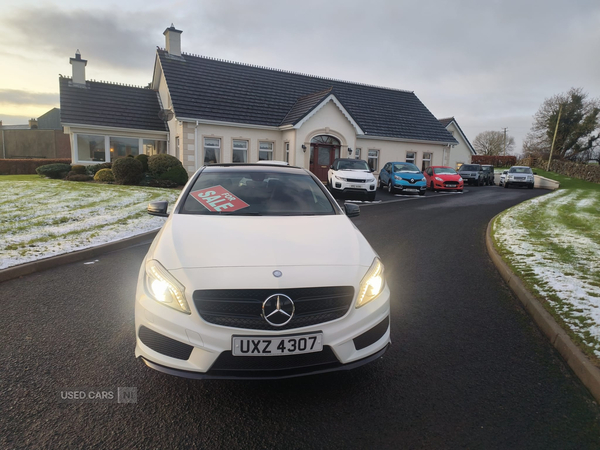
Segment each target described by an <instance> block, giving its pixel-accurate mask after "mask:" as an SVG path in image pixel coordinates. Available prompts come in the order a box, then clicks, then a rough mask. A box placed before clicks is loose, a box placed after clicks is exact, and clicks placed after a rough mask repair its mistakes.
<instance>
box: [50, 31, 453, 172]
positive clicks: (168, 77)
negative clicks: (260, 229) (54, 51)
mask: <svg viewBox="0 0 600 450" xmlns="http://www.w3.org/2000/svg"><path fill="white" fill-rule="evenodd" d="M181 34H182V31H180V30H177V29H175V28H174V27H173V25H171V27H169V28H167V29H166V30H165V32H164V35H165V38H166V48H165V49H160V48H159V49H157V51H156V59H155V64H154V73H153V77H152V82H151V83H150V84H149V85H148V86H147V87H135V86H127V85H120V84H114V83H105V82H99V81H90V80H86V78H85V67H86V64H87V61H86V60H84V59H81V55H80V54H79V52H77V53H76V55H75V57H74V58H71V59H70V63H71V64H72V66H73V76H72V77H71V78H68V77H61V78H60V80H59V82H60V103H61V116H62V125H63V126H64V127H65V132H66V133H68V134H69V135H70V138H71V143H72V158H73V162H74V163H80V164H89V163H94V162H104V161H110V160H113V159H114V158H117V157H122V156H127V155H129V154H133V155H135V154H138V153H146V154H149V155H152V154H156V153H164V152H166V153H169V154H171V155H174V156H176V157H177V158H178V159H179V160H181V161H182V163H183V165H184V167H185V168H186V169H187V171H188V172H189V173H190V174H191V173H193V172H195V171H196V170H197V169H198V168H199V167H202V166H204V165H206V164H212V163H229V162H256V161H259V160H281V161H287V162H289V163H290V164H293V165H297V166H300V167H304V168H307V169H309V170H311V171H312V172H313V173H315V174H316V175H317V176H318V177H319V178H320V179H321V180H326V178H327V169H328V167H329V165H331V163H332V162H333V160H334V159H335V158H338V157H342V158H345V157H351V158H362V159H363V160H365V161H367V162H368V163H369V165H370V166H371V167H372V169H373V170H374V171H376V172H378V171H379V168H380V167H382V166H383V164H384V163H385V162H387V161H412V162H414V163H415V164H417V165H418V166H419V167H422V168H423V169H424V168H426V167H428V166H429V165H437V164H442V163H443V161H445V160H447V159H448V158H451V156H450V154H451V153H452V152H453V151H454V147H455V146H457V145H459V141H457V139H455V138H454V137H453V136H452V134H451V133H450V132H449V131H448V130H446V128H445V127H444V126H443V125H442V124H441V123H440V122H439V121H438V120H437V119H436V118H435V117H434V115H433V114H432V113H431V112H430V111H429V110H428V109H427V108H426V107H425V105H423V103H421V101H420V100H419V99H418V98H417V96H416V95H415V94H414V92H411V91H403V90H399V89H391V88H384V87H378V86H371V85H366V84H360V83H352V82H347V81H340V80H334V79H329V78H323V77H318V76H314V75H306V74H300V73H294V72H287V71H283V70H277V69H269V68H265V67H258V66H253V65H248V64H241V63H235V62H229V61H222V60H218V59H213V58H208V57H203V56H198V55H193V54H188V53H183V52H181Z"/></svg>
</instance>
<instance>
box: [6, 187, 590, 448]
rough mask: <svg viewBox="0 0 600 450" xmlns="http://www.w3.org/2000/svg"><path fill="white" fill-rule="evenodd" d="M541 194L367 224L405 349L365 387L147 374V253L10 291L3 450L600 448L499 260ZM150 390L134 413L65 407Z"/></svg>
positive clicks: (463, 199) (388, 214) (416, 205)
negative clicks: (494, 250) (139, 295)
mask: <svg viewBox="0 0 600 450" xmlns="http://www.w3.org/2000/svg"><path fill="white" fill-rule="evenodd" d="M543 193H544V191H540V190H537V189H536V190H533V191H530V190H516V189H515V190H513V189H510V190H507V189H500V188H498V187H494V186H490V187H480V188H477V187H474V188H469V192H468V193H465V194H462V195H460V194H455V195H445V194H433V193H428V194H427V196H425V197H424V198H421V199H417V200H414V201H408V200H407V201H401V202H393V203H387V204H379V205H369V206H368V207H366V206H365V207H362V208H361V216H359V217H358V218H356V219H355V220H354V222H355V224H356V225H357V227H358V228H359V229H360V230H361V231H362V232H363V233H364V234H365V236H366V237H367V239H369V241H370V242H371V244H372V245H373V247H374V248H375V249H376V250H377V252H378V253H379V254H380V255H381V258H382V260H383V262H384V264H385V268H386V276H387V280H388V283H389V284H390V288H391V291H392V317H391V319H392V322H391V323H392V341H393V343H392V346H391V347H390V349H389V350H388V352H387V353H386V355H385V356H384V357H383V358H382V359H380V360H379V361H377V362H375V363H373V364H370V365H367V366H364V367H362V368H359V369H357V370H354V371H351V372H347V373H344V372H340V373H333V374H326V375H320V376H312V377H307V378H301V379H291V380H283V381H252V382H250V381H247V382H234V381H216V380H213V381H193V380H187V379H181V378H175V377H170V376H167V375H164V374H160V373H157V372H155V371H152V370H151V369H148V368H147V367H145V366H144V365H143V364H142V363H140V362H139V361H136V360H135V358H134V355H133V350H134V346H135V336H134V323H133V294H134V290H135V278H136V276H137V272H138V269H139V265H140V261H141V259H142V258H143V256H144V254H145V252H146V251H147V247H148V246H147V245H142V246H138V247H134V248H130V249H126V250H121V251H118V252H114V253H111V254H107V255H104V256H102V257H98V258H96V259H97V260H98V261H88V262H93V264H84V263H76V264H71V265H66V266H61V267H57V268H55V269H51V270H48V271H45V272H41V273H38V274H34V275H30V276H26V277H23V278H21V279H15V280H11V281H8V282H5V283H2V284H0V302H1V305H2V314H1V315H0V329H1V330H2V344H1V346H0V358H1V359H0V361H2V370H0V395H1V397H0V398H1V401H0V448H24V447H52V448H57V447H76V448H81V447H98V448H134V447H137V448H139V447H143V448H150V447H152V448H194V447H197V448H245V449H247V448H285V449H290V448H378V449H379V448H394V449H397V448H436V449H437V448H540V449H549V448H557V449H568V448H573V449H581V448H600V408H599V407H598V405H597V404H596V403H595V402H594V400H593V398H592V397H591V396H590V394H589V393H588V392H587V390H586V389H585V388H584V387H583V386H582V385H581V383H580V382H579V380H578V379H577V378H576V377H575V376H574V375H573V374H572V373H571V371H570V370H569V369H568V367H566V365H565V364H564V363H563V361H562V360H561V358H560V357H559V355H558V354H557V352H556V351H555V350H554V348H553V347H552V346H551V345H550V344H549V343H548V342H547V340H546V339H545V337H544V336H543V335H542V334H541V333H540V332H539V330H538V329H537V328H536V326H535V325H534V323H533V322H532V320H531V319H530V318H529V316H528V315H527V314H526V313H525V312H524V311H523V309H522V308H521V306H520V303H519V301H518V300H517V299H515V298H514V297H513V295H512V294H511V292H510V291H509V290H508V288H507V287H506V285H505V284H504V282H503V281H502V279H501V278H500V276H499V274H498V273H497V271H496V269H495V268H494V266H493V264H492V262H491V261H490V259H489V257H488V256H487V253H486V250H485V241H484V235H485V227H486V225H487V223H488V221H489V220H490V219H491V218H492V217H493V216H494V215H495V214H497V213H498V212H500V211H502V210H504V209H505V208H507V207H509V206H511V205H514V204H517V203H519V202H521V201H523V200H524V199H526V198H531V197H533V196H536V195H540V194H543ZM117 387H135V388H137V403H127V404H119V403H117V402H115V401H109V402H107V403H101V402H93V403H81V402H64V401H63V400H61V397H60V393H61V392H62V391H65V390H69V389H71V390H72V389H75V388H82V389H85V390H88V391H89V390H95V391H101V390H108V389H116V388H117Z"/></svg>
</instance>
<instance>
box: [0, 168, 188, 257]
mask: <svg viewBox="0 0 600 450" xmlns="http://www.w3.org/2000/svg"><path fill="white" fill-rule="evenodd" d="M179 193H180V191H178V190H173V189H158V188H151V187H140V186H118V185H109V184H99V183H77V182H70V181H62V180H49V179H45V178H40V177H39V176H37V175H2V176H0V269H5V268H7V267H11V266H14V265H17V264H23V263H25V262H29V261H33V260H36V259H41V258H46V257H49V256H55V255H59V254H62V253H68V252H72V251H75V250H81V249H83V248H87V247H92V246H96V245H101V244H105V243H107V242H111V241H116V240H120V239H124V238H126V237H130V236H134V235H137V234H141V233H144V232H147V231H151V230H155V229H158V228H160V227H161V226H162V224H163V223H164V221H165V219H164V218H161V217H155V216H150V215H148V214H147V213H146V207H147V205H148V203H149V202H150V201H153V200H167V201H169V202H170V203H173V202H174V201H175V200H176V199H177V197H178V196H179Z"/></svg>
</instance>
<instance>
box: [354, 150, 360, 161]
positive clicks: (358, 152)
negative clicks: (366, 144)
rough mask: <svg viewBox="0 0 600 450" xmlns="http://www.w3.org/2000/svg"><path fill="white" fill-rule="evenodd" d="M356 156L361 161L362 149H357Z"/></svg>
mask: <svg viewBox="0 0 600 450" xmlns="http://www.w3.org/2000/svg"><path fill="white" fill-rule="evenodd" d="M355 156H356V159H360V148H357V149H356V154H355Z"/></svg>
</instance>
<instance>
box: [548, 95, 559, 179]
mask: <svg viewBox="0 0 600 450" xmlns="http://www.w3.org/2000/svg"><path fill="white" fill-rule="evenodd" d="M561 112H562V105H560V108H558V119H556V128H554V137H553V138H552V147H550V158H548V165H547V166H546V172H550V163H551V162H552V151H553V150H554V141H555V140H556V132H557V131H558V124H559V123H560V113H561Z"/></svg>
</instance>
